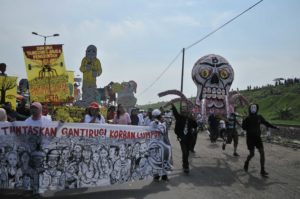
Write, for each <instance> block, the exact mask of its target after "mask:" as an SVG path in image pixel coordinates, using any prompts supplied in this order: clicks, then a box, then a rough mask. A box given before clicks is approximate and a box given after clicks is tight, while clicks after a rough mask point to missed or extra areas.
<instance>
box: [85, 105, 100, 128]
mask: <svg viewBox="0 0 300 199" xmlns="http://www.w3.org/2000/svg"><path fill="white" fill-rule="evenodd" d="M84 123H98V124H105V119H104V117H103V115H101V114H100V106H99V104H98V103H97V102H92V103H91V104H90V105H89V111H88V114H86V115H85V116H84Z"/></svg>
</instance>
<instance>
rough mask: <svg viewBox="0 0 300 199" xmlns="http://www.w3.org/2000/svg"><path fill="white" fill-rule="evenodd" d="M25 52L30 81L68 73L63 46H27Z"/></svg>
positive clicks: (24, 48)
mask: <svg viewBox="0 0 300 199" xmlns="http://www.w3.org/2000/svg"><path fill="white" fill-rule="evenodd" d="M23 52H24V59H25V65H26V72H27V77H28V81H30V80H32V79H36V78H44V77H55V76H59V75H63V74H65V72H66V67H65V62H64V55H63V50H62V44H57V45H42V46H25V47H23Z"/></svg>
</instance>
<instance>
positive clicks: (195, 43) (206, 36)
mask: <svg viewBox="0 0 300 199" xmlns="http://www.w3.org/2000/svg"><path fill="white" fill-rule="evenodd" d="M262 1H263V0H260V1H259V2H257V3H255V4H254V5H252V6H250V7H249V8H247V9H246V10H244V11H243V12H241V13H240V14H238V15H237V16H235V17H233V18H232V19H230V20H229V21H227V22H226V23H224V24H223V25H222V26H220V27H218V28H217V29H215V30H213V31H212V32H210V33H209V34H207V35H205V36H204V37H202V38H201V39H200V40H198V41H196V42H194V43H193V44H191V45H189V46H188V47H186V48H185V49H186V50H187V49H189V48H191V47H193V46H195V45H197V44H198V43H200V42H201V41H203V40H204V39H206V38H208V37H209V36H211V35H212V34H214V33H215V32H217V31H218V30H220V29H221V28H223V27H224V26H226V25H228V24H229V23H231V22H232V21H234V20H235V19H237V18H238V17H240V16H241V15H243V14H244V13H246V12H248V11H249V10H251V9H252V8H254V7H255V6H257V5H258V4H259V3H261V2H262Z"/></svg>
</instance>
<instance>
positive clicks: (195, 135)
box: [190, 130, 198, 151]
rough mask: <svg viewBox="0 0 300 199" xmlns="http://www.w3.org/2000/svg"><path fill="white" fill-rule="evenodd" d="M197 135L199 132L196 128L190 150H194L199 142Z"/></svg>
mask: <svg viewBox="0 0 300 199" xmlns="http://www.w3.org/2000/svg"><path fill="white" fill-rule="evenodd" d="M197 137H198V132H197V131H196V130H194V132H193V134H192V140H191V146H190V151H194V149H195V145H196V143H197Z"/></svg>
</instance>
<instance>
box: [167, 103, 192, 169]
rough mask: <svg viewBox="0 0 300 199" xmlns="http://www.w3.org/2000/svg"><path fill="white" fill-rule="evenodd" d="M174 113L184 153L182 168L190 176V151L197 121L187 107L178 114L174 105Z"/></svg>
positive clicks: (177, 133)
mask: <svg viewBox="0 0 300 199" xmlns="http://www.w3.org/2000/svg"><path fill="white" fill-rule="evenodd" d="M172 111H173V115H174V117H175V120H176V122H175V129H174V131H175V134H176V135H177V139H178V141H179V142H180V147H181V151H182V168H183V172H184V173H186V174H188V173H189V172H190V168H189V151H190V149H191V147H192V146H193V142H194V138H193V135H192V133H193V131H195V129H196V128H197V122H196V119H195V118H194V117H193V116H192V115H191V114H190V112H189V111H188V109H187V107H183V106H182V108H181V113H178V111H177V109H176V107H175V106H174V104H172Z"/></svg>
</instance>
